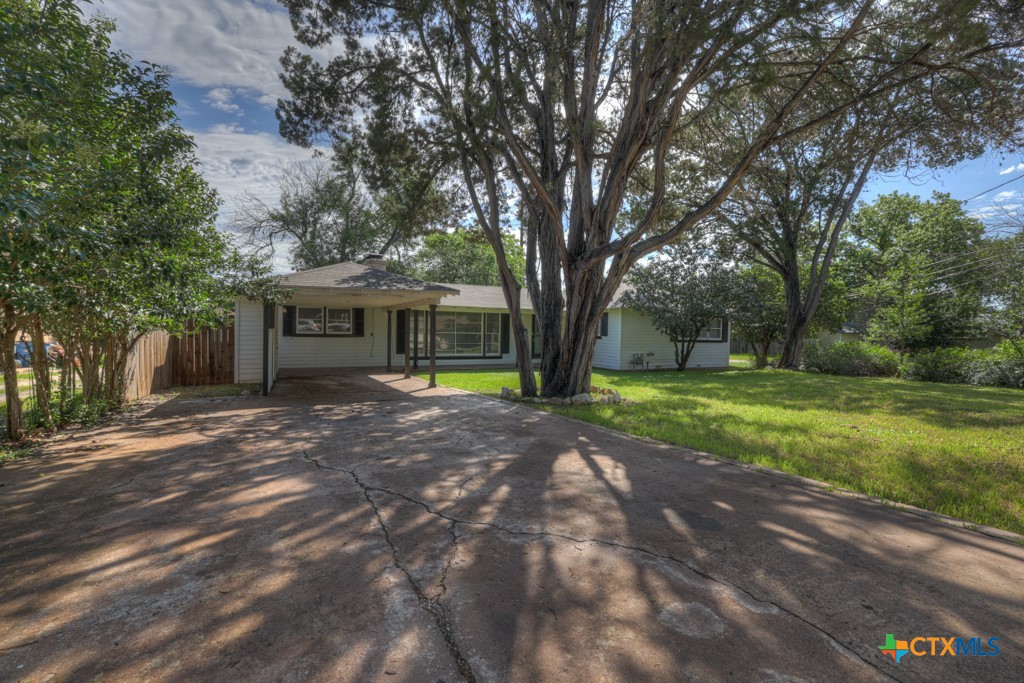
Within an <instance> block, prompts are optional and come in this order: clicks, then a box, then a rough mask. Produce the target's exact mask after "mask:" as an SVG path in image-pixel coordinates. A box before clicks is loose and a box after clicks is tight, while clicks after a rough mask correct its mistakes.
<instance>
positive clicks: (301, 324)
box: [295, 306, 324, 334]
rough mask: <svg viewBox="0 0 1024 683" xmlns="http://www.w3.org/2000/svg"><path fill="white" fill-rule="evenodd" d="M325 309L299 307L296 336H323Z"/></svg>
mask: <svg viewBox="0 0 1024 683" xmlns="http://www.w3.org/2000/svg"><path fill="white" fill-rule="evenodd" d="M323 333H324V309H322V308H319V307H318V308H307V307H306V306H299V307H298V308H296V309H295V334H323Z"/></svg>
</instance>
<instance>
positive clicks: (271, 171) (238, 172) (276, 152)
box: [190, 124, 313, 227]
mask: <svg viewBox="0 0 1024 683" xmlns="http://www.w3.org/2000/svg"><path fill="white" fill-rule="evenodd" d="M190 133H191V134H192V136H193V137H194V138H195V141H196V154H197V155H198V157H199V161H200V162H201V163H202V173H203V177H204V178H206V180H207V182H208V183H210V185H211V186H213V187H214V188H215V189H216V190H217V192H218V193H219V194H220V197H221V199H222V200H223V201H224V204H223V206H222V207H221V212H220V217H219V218H218V221H217V222H218V224H219V225H220V226H221V227H226V226H227V225H228V223H229V222H230V219H231V214H232V212H233V211H234V207H235V205H236V202H237V201H238V199H239V198H240V197H241V196H242V195H243V194H244V193H246V192H249V193H252V194H254V195H256V196H257V197H259V198H260V199H261V200H263V201H264V202H266V203H267V204H270V205H274V204H276V203H277V198H278V187H277V178H278V176H279V175H280V173H281V171H282V170H283V169H284V168H285V167H287V166H288V165H290V164H294V163H302V162H308V161H310V160H311V159H312V158H313V151H312V150H308V149H302V148H301V147H295V146H294V145H289V144H288V143H287V142H285V141H284V140H282V139H281V138H279V137H277V136H275V135H271V134H269V133H254V132H248V131H246V130H245V129H244V128H242V127H240V126H237V125H234V124H218V125H215V126H211V127H210V128H208V129H206V130H205V131H190Z"/></svg>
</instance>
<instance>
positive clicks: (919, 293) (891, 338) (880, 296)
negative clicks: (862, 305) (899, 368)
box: [868, 258, 932, 357]
mask: <svg viewBox="0 0 1024 683" xmlns="http://www.w3.org/2000/svg"><path fill="white" fill-rule="evenodd" d="M920 261H921V259H920V258H918V259H909V258H908V259H907V260H906V261H905V262H903V263H901V264H899V265H897V266H895V267H894V268H892V270H890V271H889V275H888V277H887V279H886V280H883V281H881V282H879V283H878V284H877V290H878V291H877V294H876V297H875V298H876V300H880V301H882V302H884V303H882V305H881V306H880V307H879V308H878V309H877V311H876V312H875V315H874V316H873V317H872V318H871V320H870V321H869V322H868V339H869V340H870V341H872V342H875V343H876V344H884V345H886V346H890V347H892V348H894V349H896V350H897V351H899V353H900V357H903V356H904V355H906V353H907V351H908V350H909V349H910V348H912V347H914V346H916V345H917V344H918V343H919V342H921V341H922V340H923V339H925V338H926V337H927V336H928V334H929V333H930V332H931V329H932V327H931V324H930V323H929V321H928V310H927V308H926V307H925V304H926V299H927V289H926V287H927V282H926V281H925V280H924V278H923V277H922V276H921V273H922V272H923V269H922V268H921V263H920Z"/></svg>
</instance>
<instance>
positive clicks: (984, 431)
mask: <svg viewBox="0 0 1024 683" xmlns="http://www.w3.org/2000/svg"><path fill="white" fill-rule="evenodd" d="M437 381H438V383H439V384H444V385H447V386H452V387H458V388H460V389H466V390H469V391H475V392H479V393H482V394H488V395H494V396H496V395H497V394H498V393H499V392H500V390H501V387H502V385H505V386H510V387H513V388H515V387H518V386H519V384H518V380H517V376H516V374H515V372H506V371H498V372H495V371H477V370H467V371H452V372H447V371H446V372H439V373H438V375H437ZM593 383H594V384H596V385H598V386H601V387H612V388H614V389H618V390H619V391H620V392H621V393H622V395H623V397H624V398H625V399H627V400H628V401H631V402H632V403H630V404H626V405H620V406H608V405H589V406H564V407H563V406H550V405H546V404H545V405H541V406H540V407H541V408H542V409H544V410H548V411H551V412H557V413H561V414H563V415H568V416H571V417H574V418H578V419H580V420H584V421H586V422H592V423H594V424H597V425H602V426H605V427H610V428H612V429H618V430H620V431H623V432H628V433H630V434H635V435H637V436H645V437H650V438H653V439H658V440H660V441H666V442H669V443H673V444H677V445H680V446H688V447H690V448H695V449H697V450H702V451H706V452H709V453H713V454H715V455H719V456H724V457H728V458H734V459H736V460H742V461H744V462H750V463H756V464H759V465H764V466H766V467H772V468H775V469H778V470H782V471H785V472H790V473H793V474H798V475H802V476H805V477H811V478H813V479H818V480H821V481H824V482H828V483H829V484H833V485H836V486H840V487H843V488H849V489H853V490H856V491H860V492H863V493H867V494H870V495H873V496H879V497H881V498H886V499H889V500H893V501H898V502H902V503H909V504H911V505H916V506H919V507H922V508H926V509H928V510H933V511H935V512H940V513H943V514H947V515H951V516H954V517H959V518H962V519H966V520H969V521H971V522H974V523H978V524H987V525H991V526H995V527H1000V528H1002V529H1008V530H1010V531H1015V532H1017V533H1024V392H1022V391H1016V390H1012V389H993V388H985V387H964V386H950V385H941V384H930V383H924V382H907V381H903V380H896V379H878V378H859V377H834V376H830V375H815V374H804V373H797V372H785V371H778V370H757V371H755V370H729V371H721V372H715V371H701V370H688V371H686V372H684V373H678V372H672V371H667V372H611V371H606V370H597V371H595V372H594V379H593Z"/></svg>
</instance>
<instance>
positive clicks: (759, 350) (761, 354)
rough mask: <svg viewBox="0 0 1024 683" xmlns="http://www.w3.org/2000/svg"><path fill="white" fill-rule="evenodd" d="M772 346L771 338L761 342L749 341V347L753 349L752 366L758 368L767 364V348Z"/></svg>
mask: <svg viewBox="0 0 1024 683" xmlns="http://www.w3.org/2000/svg"><path fill="white" fill-rule="evenodd" d="M771 346H772V342H771V340H768V341H764V342H761V343H758V342H751V343H750V347H751V348H752V349H754V367H755V368H757V369H758V370H760V369H761V368H764V367H767V366H768V349H770V348H771Z"/></svg>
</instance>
